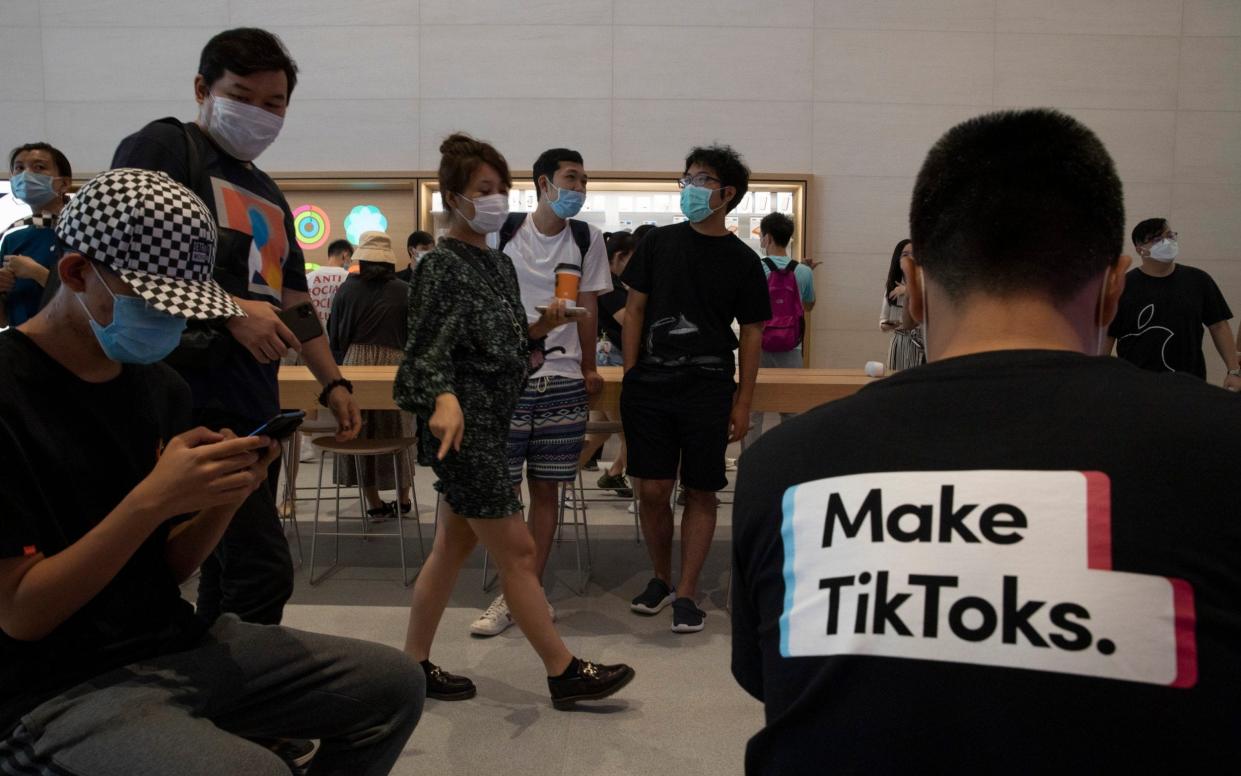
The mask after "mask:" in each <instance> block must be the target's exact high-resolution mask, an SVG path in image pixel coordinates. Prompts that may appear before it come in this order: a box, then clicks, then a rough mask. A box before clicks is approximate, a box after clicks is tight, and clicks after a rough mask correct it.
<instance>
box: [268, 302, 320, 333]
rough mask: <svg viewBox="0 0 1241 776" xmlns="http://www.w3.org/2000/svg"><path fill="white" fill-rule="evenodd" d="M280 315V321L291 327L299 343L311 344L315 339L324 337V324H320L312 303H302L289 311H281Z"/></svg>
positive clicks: (290, 329)
mask: <svg viewBox="0 0 1241 776" xmlns="http://www.w3.org/2000/svg"><path fill="white" fill-rule="evenodd" d="M279 315H280V321H281V322H282V323H284V325H285V326H288V327H289V331H291V332H293V336H295V337H297V341H298V342H309V341H310V340H312V339H314V338H315V337H321V336H323V324H321V323H319V316H318V314H317V313H315V306H314V305H313V304H311V303H310V302H302V303H301V304H299V305H295V306H293V307H290V308H289V309H287V310H281V311H280V313H279Z"/></svg>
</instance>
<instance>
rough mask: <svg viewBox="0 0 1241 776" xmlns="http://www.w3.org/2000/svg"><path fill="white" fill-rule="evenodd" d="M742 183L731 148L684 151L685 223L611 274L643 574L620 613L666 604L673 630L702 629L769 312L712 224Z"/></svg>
mask: <svg viewBox="0 0 1241 776" xmlns="http://www.w3.org/2000/svg"><path fill="white" fill-rule="evenodd" d="M749 183H750V171H749V169H748V168H747V167H746V166H745V163H744V162H743V161H742V160H741V157H740V156H739V155H738V154H737V152H736V151H734V150H733V149H732V148H730V147H728V146H708V147H706V148H695V149H693V150H692V151H690V154H689V156H688V157H687V158H686V159H685V172H684V173H683V175H682V176H681V180H680V185H681V212H682V213H684V214H685V217H686V219H688V220H686V221H684V222H682V223H679V224H673V225H672V226H665V227H660V228H658V229H655V230H654V231H652V232H650V233H649V234H647V235H646V237H644V238H642V241H641V242H640V243H638V247H637V249H636V250H635V251H634V256H633V258H632V259H630V261H629V265H628V266H626V267H625V272H624V274H623V275H621V279H622V280H623V281H624V282H625V285H627V286H629V298H628V300H627V301H626V304H625V327H624V330H623V331H622V337H623V338H624V345H623V347H622V348H621V349H622V351H623V352H624V357H625V380H624V387H623V390H622V392H621V420H622V422H623V423H624V425H625V440H626V442H628V444H629V473H630V474H631V475H632V476H634V477H637V478H639V479H640V480H641V482H640V483H639V486H638V494H639V498H640V499H641V503H640V510H639V512H640V515H641V519H642V532H643V535H644V536H645V537H646V547H647V552H648V554H649V555H650V558H651V565H652V566H653V567H654V576H653V577H652V578H651V579H650V581H649V582H647V585H646V589H645V590H644V591H643V592H642V593H640V594H639V595H638V596H637V597H635V598H634V599H633V600H632V601H631V602H630V609H631V610H632V611H633V612H634V613H635V614H642V615H652V616H653V615H655V614H658V613H659V612H660V611H662V610H663V609H664V608H665V607H666V606H668V605H669V604H671V605H672V630H673V632H674V633H696V632H698V631H701V630H702V629H703V627H704V623H705V620H706V613H705V612H704V611H703V610H702V609H699V608H698V604H697V598H698V593H699V591H698V578H699V576H700V575H701V573H702V567H703V565H704V564H705V563H706V559H707V553H708V552H709V551H710V549H711V540H712V537H714V535H715V511H716V508H717V506H718V503H719V502H718V501H717V500H716V497H715V491H718V490H720V489H721V488H723V487H724V485H725V484H726V483H727V480H726V479H725V476H724V451H725V449H726V448H727V447H728V443H729V442H736V441H738V440H740V439H741V438H743V437H744V436H745V433H746V429H747V428H748V427H749V425H750V402H751V400H752V399H753V396H754V381H755V379H756V378H757V376H758V360H759V351H760V349H761V347H760V346H761V340H762V336H763V324H764V323H765V322H766V321H767V320H768V319H769V318H770V317H771V301H770V299H769V298H768V296H767V285H766V283H764V281H763V270H762V266H761V265H760V264H759V263H758V261H756V260H755V256H754V251H752V250H750V249H749V247H747V246H746V244H745V243H743V242H742V241H741V240H740V239H738V238H737V236H736V235H735V234H733V233H731V232H730V231H729V230H728V228H727V227H726V226H725V225H724V218H725V216H726V215H727V214H728V212H729V211H731V210H732V209H733V208H735V207H736V206H737V203H738V202H740V201H741V198H742V197H744V196H745V192H746V190H747V189H748V188H749ZM734 320H736V321H737V323H739V324H740V325H741V337H740V341H738V337H737V335H735V334H734V333H733V330H732V323H733V321H734ZM733 350H737V351H738V354H739V361H740V363H739V364H734V362H733ZM734 372H735V373H736V374H738V375H739V380H738V381H737V382H734V380H733V378H734ZM677 479H679V480H680V482H681V484H682V485H683V486H684V488H685V495H686V499H685V513H684V515H683V516H682V518H681V569H680V575H679V577H678V578H677V579H676V580H674V578H673V576H672V534H673V519H672V518H673V515H672V507H671V503H670V502H671V497H672V485H673V482H674V481H675V480H677ZM674 582H675V584H674Z"/></svg>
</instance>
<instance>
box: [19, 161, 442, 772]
mask: <svg viewBox="0 0 1241 776" xmlns="http://www.w3.org/2000/svg"><path fill="white" fill-rule="evenodd" d="M215 234H216V231H215V225H214V223H213V219H212V216H211V213H210V211H209V210H208V209H207V207H206V205H205V204H203V202H202V201H201V200H199V199H198V198H197V197H195V196H194V195H193V194H191V193H190V191H189V190H188V189H186V188H185V187H183V186H180V185H178V184H177V183H175V182H174V181H173V180H172V179H171V178H169V177H168V176H167V175H164V174H162V173H156V172H150V171H147V170H136V169H121V170H111V171H108V172H105V173H103V174H101V175H99V176H98V177H96V178H94V179H93V180H91V181H89V182H88V183H87V184H86V185H85V186H83V187H82V189H81V190H80V191H79V192H78V194H77V195H76V196H75V197H74V198H73V199H72V200H71V201H70V202H69V203H68V204H67V205H66V206H65V208H64V210H63V212H62V213H61V216H60V219H59V221H58V223H57V225H56V237H57V239H58V241H59V242H60V244H61V246H62V248H63V258H62V259H61V261H60V263H59V264H58V266H57V272H58V275H59V277H60V279H61V286H60V289H59V291H58V292H57V294H56V296H55V297H53V299H52V300H51V302H50V304H49V305H48V306H47V307H46V308H45V309H43V310H42V311H41V312H39V313H38V314H37V315H35V317H34V318H32V319H31V320H29V321H27V322H26V323H24V324H22V325H20V326H18V327H17V328H15V329H10V330H8V331H6V332H3V333H0V363H3V364H4V365H5V370H6V373H5V379H4V380H0V493H3V494H4V509H3V516H2V518H0V772H3V773H42V774H64V773H78V774H86V773H133V774H138V773H176V774H179V775H180V776H200V775H202V776H206V774H217V773H230V774H234V773H235V774H242V773H244V774H288V773H289V766H288V765H287V764H286V763H285V762H284V761H282V760H281V758H279V757H278V756H276V755H275V754H273V753H272V752H271V751H269V750H268V749H267V748H265V747H263V746H261V745H259V744H256V743H254V742H253V741H251V740H247V738H252V737H259V736H262V737H268V736H303V737H306V738H319V739H322V741H323V744H322V747H321V748H320V750H319V753H318V756H317V761H316V766H317V767H318V768H320V769H321V772H324V773H344V772H348V773H356V774H383V773H388V771H389V770H390V768H391V766H392V764H393V762H395V760H396V758H397V756H398V755H399V754H400V752H401V750H402V749H403V747H404V744H405V741H406V740H407V739H408V737H409V735H410V733H411V732H412V731H413V728H414V726H415V725H416V724H417V722H418V718H419V715H420V713H421V707H422V698H423V687H424V686H423V674H422V670H421V669H420V668H419V667H418V666H417V665H416V664H415V663H413V662H412V661H411V660H409V659H408V658H407V657H406V656H405V655H404V654H403V653H402V652H399V651H397V650H394V649H390V648H388V647H384V646H382V645H378V644H371V643H366V642H360V641H354V640H350V639H340V638H333V637H328V636H321V635H318V634H310V633H301V632H298V631H294V630H291V629H286V628H279V627H259V626H255V625H250V624H246V623H242V622H240V621H239V620H238V619H237V617H236V616H232V615H229V616H224V617H221V618H220V619H219V620H218V621H217V622H216V623H215V624H214V625H209V624H208V623H206V622H204V621H203V620H202V619H201V618H200V617H197V616H196V615H195V614H194V613H193V611H192V610H191V607H190V606H189V605H188V604H186V603H185V602H184V601H182V600H181V595H180V590H179V589H178V584H179V583H180V582H182V581H183V580H185V579H186V578H187V577H189V575H190V574H191V573H193V571H194V569H196V568H197V567H198V565H199V563H200V562H202V560H203V559H204V558H206V557H207V556H208V555H209V554H210V553H211V551H212V548H214V547H215V545H216V543H217V541H218V540H219V538H220V536H221V535H222V534H223V533H224V531H225V528H226V526H228V524H229V522H230V521H231V520H233V519H234V516H235V515H237V516H240V512H239V507H240V506H241V505H242V504H243V502H245V501H246V499H247V497H248V496H249V495H250V494H251V493H253V492H254V491H255V490H258V489H261V488H262V483H263V479H264V477H265V476H266V472H267V467H268V465H269V464H270V463H271V462H272V461H273V460H274V459H275V458H276V456H277V455H278V450H279V448H278V446H277V445H276V443H275V442H274V441H273V440H271V439H270V438H267V437H240V438H238V437H237V436H236V435H234V434H233V433H232V432H231V431H229V430H227V429H225V430H221V431H219V432H216V431H211V430H208V429H206V428H203V427H201V426H199V427H197V428H193V429H192V430H188V431H187V430H186V429H187V428H189V427H190V390H189V387H188V386H186V384H185V382H184V381H183V380H182V379H181V378H180V377H178V376H177V374H176V373H175V372H174V371H173V370H171V369H170V368H168V367H167V366H165V365H163V364H159V363H157V362H158V361H159V360H160V359H162V358H163V357H164V356H166V355H167V354H168V353H169V352H170V351H171V350H172V349H173V348H174V347H176V346H177V343H178V341H179V339H180V334H181V331H182V330H183V329H184V328H185V325H186V320H187V319H190V320H201V319H211V318H217V317H223V316H228V315H236V314H237V313H238V310H237V308H236V304H235V303H234V302H233V301H232V300H231V299H230V298H229V296H228V295H227V294H226V293H225V292H224V290H223V289H222V288H220V287H219V286H218V285H217V284H216V283H215V282H214V281H213V280H212V279H211V276H212V267H213V263H212V256H213V252H214V248H215ZM247 430H250V429H247ZM65 472H72V473H73V474H74V476H75V477H77V478H78V479H79V481H80V485H81V487H76V488H66V487H64V484H63V481H64V473H65ZM243 736H245V737H247V738H243ZM316 772H319V771H316Z"/></svg>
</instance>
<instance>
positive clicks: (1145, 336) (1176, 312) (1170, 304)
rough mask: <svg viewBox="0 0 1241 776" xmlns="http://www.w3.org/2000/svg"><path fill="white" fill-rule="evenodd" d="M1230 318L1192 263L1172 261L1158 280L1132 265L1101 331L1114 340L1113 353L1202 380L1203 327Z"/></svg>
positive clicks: (1219, 297) (1206, 277)
mask: <svg viewBox="0 0 1241 776" xmlns="http://www.w3.org/2000/svg"><path fill="white" fill-rule="evenodd" d="M1230 318H1232V311H1231V310H1229V309H1228V303H1227V302H1226V301H1224V295H1223V294H1221V293H1220V290H1219V286H1217V285H1215V281H1214V280H1212V279H1211V276H1210V275H1208V274H1207V273H1205V272H1203V271H1202V270H1200V269H1198V268H1197V267H1187V266H1185V265H1184V264H1177V265H1176V267H1175V268H1174V269H1173V270H1172V274H1171V275H1168V276H1166V277H1161V278H1157V277H1152V276H1150V275H1147V274H1146V273H1145V272H1143V271H1142V270H1141V269H1132V270H1130V271H1129V272H1128V274H1126V275H1125V292H1124V294H1122V295H1121V297H1120V307H1119V308H1118V309H1117V311H1116V318H1115V319H1114V320H1113V321H1112V325H1111V326H1109V327H1108V330H1107V334H1108V336H1109V337H1115V338H1116V355H1118V356H1120V357H1121V358H1123V359H1124V360H1126V361H1128V362H1130V363H1132V364H1136V365H1137V366H1140V367H1142V368H1143V369H1149V370H1151V371H1154V372H1188V373H1189V374H1191V375H1196V376H1198V377H1201V378H1202V379H1204V380H1205V379H1206V376H1207V364H1206V359H1205V358H1204V357H1203V355H1202V334H1203V327H1204V326H1212V325H1214V324H1216V323H1219V322H1220V321H1226V320H1228V319H1230Z"/></svg>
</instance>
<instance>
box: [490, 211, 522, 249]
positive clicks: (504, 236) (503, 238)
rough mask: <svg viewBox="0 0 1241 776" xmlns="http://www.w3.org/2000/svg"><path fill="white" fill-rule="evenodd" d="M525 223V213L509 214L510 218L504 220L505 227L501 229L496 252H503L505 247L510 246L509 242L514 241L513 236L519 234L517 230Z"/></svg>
mask: <svg viewBox="0 0 1241 776" xmlns="http://www.w3.org/2000/svg"><path fill="white" fill-rule="evenodd" d="M525 222H526V214H525V213H509V214H508V218H506V219H504V226H502V227H500V243H499V245H497V246H496V250H498V251H503V250H504V246H506V245H508V244H509V241H510V240H512V239H513V235H515V234H517V230H518V229H520V228H521V225H522V224H524V223H525Z"/></svg>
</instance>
